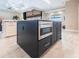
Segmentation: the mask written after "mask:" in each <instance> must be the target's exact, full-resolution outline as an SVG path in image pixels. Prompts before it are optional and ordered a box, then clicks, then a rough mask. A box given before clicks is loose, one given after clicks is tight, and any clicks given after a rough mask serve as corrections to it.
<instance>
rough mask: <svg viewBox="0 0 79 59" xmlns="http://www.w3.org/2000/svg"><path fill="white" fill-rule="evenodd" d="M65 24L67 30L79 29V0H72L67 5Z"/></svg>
mask: <svg viewBox="0 0 79 59" xmlns="http://www.w3.org/2000/svg"><path fill="white" fill-rule="evenodd" d="M65 8H66V9H65V22H64V23H65V25H66V29H67V30H73V31H77V30H78V0H70V1H69V2H67V3H66V6H65Z"/></svg>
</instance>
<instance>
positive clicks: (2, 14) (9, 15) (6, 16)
mask: <svg viewBox="0 0 79 59" xmlns="http://www.w3.org/2000/svg"><path fill="white" fill-rule="evenodd" d="M15 15H17V16H19V17H20V15H21V14H20V13H17V12H12V11H5V10H0V17H2V18H4V19H5V20H12V17H13V16H15Z"/></svg>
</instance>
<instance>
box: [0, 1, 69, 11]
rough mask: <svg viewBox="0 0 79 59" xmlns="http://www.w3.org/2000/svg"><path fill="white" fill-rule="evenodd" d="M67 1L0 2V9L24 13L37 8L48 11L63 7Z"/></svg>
mask: <svg viewBox="0 0 79 59" xmlns="http://www.w3.org/2000/svg"><path fill="white" fill-rule="evenodd" d="M66 1H67V0H0V9H2V10H8V9H11V10H16V11H26V10H29V9H33V8H37V9H40V10H50V9H55V8H59V7H64V6H65V2H66Z"/></svg>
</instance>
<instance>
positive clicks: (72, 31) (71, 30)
mask: <svg viewBox="0 0 79 59" xmlns="http://www.w3.org/2000/svg"><path fill="white" fill-rule="evenodd" d="M64 31H69V32H78V33H79V30H71V29H65V30H64Z"/></svg>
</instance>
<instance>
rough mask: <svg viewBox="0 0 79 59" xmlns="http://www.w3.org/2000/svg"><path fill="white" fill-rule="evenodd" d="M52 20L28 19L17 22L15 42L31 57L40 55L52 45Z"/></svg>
mask: <svg viewBox="0 0 79 59" xmlns="http://www.w3.org/2000/svg"><path fill="white" fill-rule="evenodd" d="M52 27H53V26H52V22H51V21H49V20H30V21H18V22H17V43H18V44H19V46H20V47H21V48H22V49H23V50H24V51H25V52H27V53H28V54H29V55H30V56H31V57H34V58H36V57H40V56H41V55H42V54H43V53H44V52H45V51H46V50H47V49H48V48H49V47H50V46H51V45H52V35H53V32H52V29H53V28H52Z"/></svg>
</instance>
